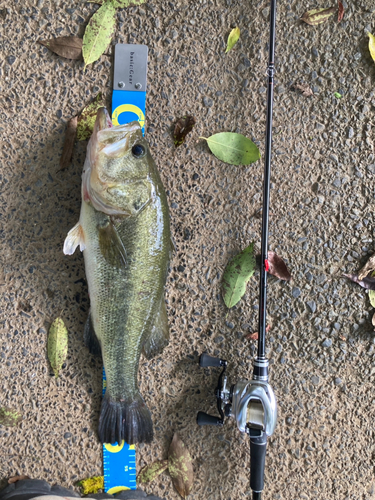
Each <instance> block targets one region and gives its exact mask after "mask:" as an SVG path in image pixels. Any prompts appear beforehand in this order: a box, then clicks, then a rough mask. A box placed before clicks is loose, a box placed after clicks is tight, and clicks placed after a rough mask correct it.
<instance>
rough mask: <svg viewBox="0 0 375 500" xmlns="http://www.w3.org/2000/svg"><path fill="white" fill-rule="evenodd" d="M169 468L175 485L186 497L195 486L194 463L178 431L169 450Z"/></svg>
mask: <svg viewBox="0 0 375 500" xmlns="http://www.w3.org/2000/svg"><path fill="white" fill-rule="evenodd" d="M168 470H169V474H170V475H171V478H172V483H173V486H174V487H175V488H176V490H177V491H178V493H179V494H180V495H181V496H182V498H186V497H187V496H188V495H189V493H190V491H191V489H192V486H193V474H194V473H193V464H192V463H191V456H190V453H189V451H188V449H187V448H186V446H185V444H184V443H183V442H182V441H181V439H180V438H179V436H178V434H177V433H175V435H174V436H173V440H172V442H171V445H170V447H169V451H168Z"/></svg>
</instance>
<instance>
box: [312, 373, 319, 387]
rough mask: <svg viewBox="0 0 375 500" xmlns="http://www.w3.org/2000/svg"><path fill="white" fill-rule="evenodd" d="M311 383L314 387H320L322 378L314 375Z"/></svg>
mask: <svg viewBox="0 0 375 500" xmlns="http://www.w3.org/2000/svg"><path fill="white" fill-rule="evenodd" d="M311 383H312V384H313V385H319V384H320V378H319V377H318V376H317V375H313V376H312V377H311Z"/></svg>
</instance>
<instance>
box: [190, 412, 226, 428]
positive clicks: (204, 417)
mask: <svg viewBox="0 0 375 500" xmlns="http://www.w3.org/2000/svg"><path fill="white" fill-rule="evenodd" d="M197 424H198V425H216V426H218V427H220V426H221V425H223V424H224V422H223V420H222V419H221V418H220V417H215V416H214V415H209V414H208V413H205V412H204V411H199V412H198V415H197Z"/></svg>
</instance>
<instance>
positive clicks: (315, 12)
mask: <svg viewBox="0 0 375 500" xmlns="http://www.w3.org/2000/svg"><path fill="white" fill-rule="evenodd" d="M335 11H336V8H335V7H330V8H329V9H312V10H309V11H307V12H305V13H304V14H303V16H302V17H301V21H305V23H307V24H310V26H316V25H318V24H321V23H324V22H325V21H327V20H328V18H329V17H331V16H332V14H333V13H334V12H335Z"/></svg>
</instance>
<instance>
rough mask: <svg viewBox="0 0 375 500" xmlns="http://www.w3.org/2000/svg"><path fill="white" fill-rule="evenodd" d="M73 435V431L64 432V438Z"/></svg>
mask: <svg viewBox="0 0 375 500" xmlns="http://www.w3.org/2000/svg"><path fill="white" fill-rule="evenodd" d="M71 437H72V433H71V432H66V433H65V434H64V439H69V438H71Z"/></svg>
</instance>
